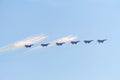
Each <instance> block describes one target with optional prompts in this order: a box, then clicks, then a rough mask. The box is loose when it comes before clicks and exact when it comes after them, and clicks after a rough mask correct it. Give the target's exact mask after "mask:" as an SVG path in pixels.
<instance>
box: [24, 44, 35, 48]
mask: <svg viewBox="0 0 120 80" xmlns="http://www.w3.org/2000/svg"><path fill="white" fill-rule="evenodd" d="M32 46H33V44H29V45H27V44H25V47H26V48H31V47H32Z"/></svg>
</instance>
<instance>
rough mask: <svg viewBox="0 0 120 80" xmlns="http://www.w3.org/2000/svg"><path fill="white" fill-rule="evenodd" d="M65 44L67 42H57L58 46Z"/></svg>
mask: <svg viewBox="0 0 120 80" xmlns="http://www.w3.org/2000/svg"><path fill="white" fill-rule="evenodd" d="M63 44H65V42H57V43H56V45H57V46H62V45H63Z"/></svg>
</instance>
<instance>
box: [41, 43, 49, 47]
mask: <svg viewBox="0 0 120 80" xmlns="http://www.w3.org/2000/svg"><path fill="white" fill-rule="evenodd" d="M48 45H50V43H46V44H41V46H42V47H47V46H48Z"/></svg>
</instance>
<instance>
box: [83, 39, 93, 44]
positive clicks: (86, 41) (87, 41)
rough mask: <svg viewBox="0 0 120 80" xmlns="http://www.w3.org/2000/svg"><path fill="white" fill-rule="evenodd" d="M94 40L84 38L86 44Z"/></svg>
mask: <svg viewBox="0 0 120 80" xmlns="http://www.w3.org/2000/svg"><path fill="white" fill-rule="evenodd" d="M92 41H93V40H84V43H86V44H89V43H91V42H92Z"/></svg>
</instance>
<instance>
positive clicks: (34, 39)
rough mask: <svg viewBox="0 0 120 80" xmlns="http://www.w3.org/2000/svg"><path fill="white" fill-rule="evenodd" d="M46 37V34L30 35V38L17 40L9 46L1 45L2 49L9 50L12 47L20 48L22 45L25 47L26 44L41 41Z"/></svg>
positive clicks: (0, 49)
mask: <svg viewBox="0 0 120 80" xmlns="http://www.w3.org/2000/svg"><path fill="white" fill-rule="evenodd" d="M45 38H46V36H45V35H35V36H31V37H28V38H26V39H24V40H21V41H18V42H15V43H13V44H10V45H8V46H5V47H1V48H0V51H7V50H12V49H16V48H20V47H23V46H24V45H25V44H34V43H37V42H39V41H42V40H44V39H45Z"/></svg>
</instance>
